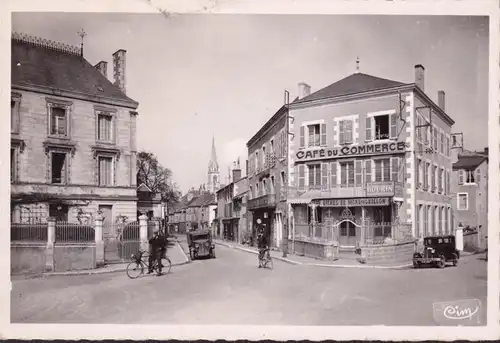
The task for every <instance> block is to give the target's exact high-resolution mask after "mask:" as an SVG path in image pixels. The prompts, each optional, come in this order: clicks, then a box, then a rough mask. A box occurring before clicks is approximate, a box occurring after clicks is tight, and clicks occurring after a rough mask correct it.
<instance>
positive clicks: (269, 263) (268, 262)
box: [266, 258, 274, 270]
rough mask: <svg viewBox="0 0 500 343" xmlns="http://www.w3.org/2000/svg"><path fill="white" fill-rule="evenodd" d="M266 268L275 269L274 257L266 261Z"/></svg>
mask: <svg viewBox="0 0 500 343" xmlns="http://www.w3.org/2000/svg"><path fill="white" fill-rule="evenodd" d="M266 268H269V269H271V270H272V269H273V268H274V264H273V259H272V258H269V259H268V260H267V261H266Z"/></svg>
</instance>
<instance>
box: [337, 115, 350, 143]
mask: <svg viewBox="0 0 500 343" xmlns="http://www.w3.org/2000/svg"><path fill="white" fill-rule="evenodd" d="M352 143H353V136H352V120H341V121H340V122H339V144H341V145H342V144H352Z"/></svg>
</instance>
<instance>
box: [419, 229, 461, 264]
mask: <svg viewBox="0 0 500 343" xmlns="http://www.w3.org/2000/svg"><path fill="white" fill-rule="evenodd" d="M459 258H460V252H459V251H458V250H457V249H456V246H455V236H453V235H449V236H430V237H425V238H424V251H423V253H421V252H416V253H414V254H413V267H414V268H420V267H421V266H422V265H429V264H432V265H434V266H436V267H439V268H444V267H446V263H447V262H451V263H453V265H454V266H456V265H457V264H458V260H459Z"/></svg>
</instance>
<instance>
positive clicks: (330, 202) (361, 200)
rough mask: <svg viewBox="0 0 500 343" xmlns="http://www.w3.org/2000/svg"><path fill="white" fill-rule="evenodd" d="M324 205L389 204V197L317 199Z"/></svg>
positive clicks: (318, 202) (319, 203)
mask: <svg viewBox="0 0 500 343" xmlns="http://www.w3.org/2000/svg"><path fill="white" fill-rule="evenodd" d="M315 203H317V204H318V205H319V206H322V207H356V206H387V205H389V204H390V202H389V198H353V199H321V200H318V201H315Z"/></svg>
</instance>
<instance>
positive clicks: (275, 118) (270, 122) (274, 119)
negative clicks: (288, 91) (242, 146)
mask: <svg viewBox="0 0 500 343" xmlns="http://www.w3.org/2000/svg"><path fill="white" fill-rule="evenodd" d="M295 100H297V99H295ZM295 100H294V101H295ZM287 108H288V107H287V105H283V106H281V107H280V108H279V109H278V110H277V111H276V113H275V114H274V115H273V116H272V117H271V118H270V119H269V120H268V121H267V122H266V123H265V124H264V125H262V126H261V128H260V129H259V131H257V133H256V134H255V135H253V136H252V138H250V139H249V140H248V142H247V148H249V147H250V146H252V145H253V144H254V143H255V142H256V141H257V139H259V138H260V137H261V136H262V135H263V134H264V132H266V130H268V129H269V128H271V127H272V126H273V124H274V123H275V122H277V121H278V119H280V118H281V115H282V114H283V113H286V111H285V110H286V109H287Z"/></svg>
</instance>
